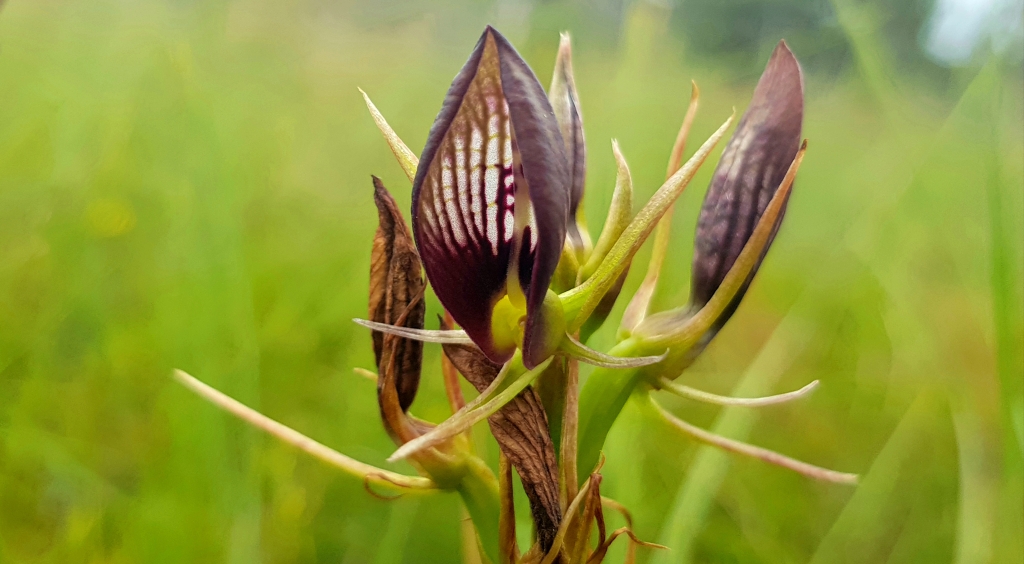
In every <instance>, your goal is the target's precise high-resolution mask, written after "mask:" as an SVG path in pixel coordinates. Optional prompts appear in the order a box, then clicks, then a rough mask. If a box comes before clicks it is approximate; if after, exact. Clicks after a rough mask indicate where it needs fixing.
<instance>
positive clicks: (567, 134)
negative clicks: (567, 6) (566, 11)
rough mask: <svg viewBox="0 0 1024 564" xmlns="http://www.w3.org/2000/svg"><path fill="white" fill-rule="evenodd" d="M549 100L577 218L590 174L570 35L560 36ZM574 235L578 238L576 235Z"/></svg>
mask: <svg viewBox="0 0 1024 564" xmlns="http://www.w3.org/2000/svg"><path fill="white" fill-rule="evenodd" d="M548 99H549V100H550V101H551V108H552V109H553V110H554V111H555V119H557V120H558V129H559V131H561V133H562V140H563V141H564V143H565V153H566V156H567V157H568V159H569V186H570V187H571V189H570V192H569V217H570V220H572V219H574V218H575V217H576V210H577V209H578V208H579V205H580V202H581V201H582V200H583V184H584V181H585V178H586V171H587V149H586V144H585V143H584V138H583V115H582V114H581V113H580V99H579V94H577V92H576V80H575V79H574V78H573V74H572V41H571V40H570V38H569V34H568V33H563V34H562V35H561V38H560V41H559V44H558V58H557V59H555V71H554V75H553V76H552V77H551V88H549V89H548ZM569 230H570V234H572V233H573V231H575V230H576V222H575V221H570V222H569ZM574 236H578V233H576V234H575V235H574Z"/></svg>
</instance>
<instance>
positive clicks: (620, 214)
mask: <svg viewBox="0 0 1024 564" xmlns="http://www.w3.org/2000/svg"><path fill="white" fill-rule="evenodd" d="M612 154H613V155H615V163H616V165H617V166H618V172H616V174H615V189H614V190H613V191H612V203H611V206H609V208H608V216H607V217H606V218H605V220H604V227H602V228H601V235H600V236H598V238H597V243H595V244H594V251H593V252H592V253H591V254H590V258H589V259H588V260H587V264H585V265H584V266H583V271H582V272H581V273H580V281H581V282H582V281H584V280H586V279H587V278H590V276H591V275H593V274H594V271H596V270H597V267H599V266H601V262H602V261H604V257H606V256H607V255H608V252H609V251H611V250H612V246H613V245H615V242H616V241H618V240H619V235H622V232H623V231H625V230H626V226H628V225H629V221H630V220H631V219H633V177H632V176H631V175H630V173H629V164H627V163H626V157H624V156H623V155H622V151H621V150H620V149H619V142H618V141H616V140H614V139H613V140H612Z"/></svg>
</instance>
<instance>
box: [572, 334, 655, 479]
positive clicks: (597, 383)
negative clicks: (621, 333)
mask: <svg viewBox="0 0 1024 564" xmlns="http://www.w3.org/2000/svg"><path fill="white" fill-rule="evenodd" d="M609 352H610V354H612V355H615V356H631V355H633V354H636V352H637V342H636V341H634V340H633V339H627V340H625V341H623V342H621V343H619V344H618V345H616V346H615V347H613V348H612V350H611V351H609ZM643 379H644V372H643V370H642V369H632V370H623V369H621V368H620V369H611V368H598V369H596V370H594V372H593V373H592V374H591V375H590V378H589V379H588V380H587V383H586V384H585V385H584V386H583V388H582V389H581V390H580V406H579V446H578V449H579V454H578V456H577V458H576V460H577V461H578V462H577V468H579V476H580V477H587V476H590V472H591V470H592V469H593V468H594V467H596V466H597V462H598V460H599V459H600V457H601V448H602V447H603V446H604V441H605V438H607V437H608V431H609V430H611V428H612V424H613V423H615V420H616V419H617V418H618V417H619V413H620V412H621V411H622V408H623V406H625V405H626V400H628V399H629V396H630V394H632V393H633V390H635V389H636V387H637V386H638V385H639V384H640V382H642V381H643Z"/></svg>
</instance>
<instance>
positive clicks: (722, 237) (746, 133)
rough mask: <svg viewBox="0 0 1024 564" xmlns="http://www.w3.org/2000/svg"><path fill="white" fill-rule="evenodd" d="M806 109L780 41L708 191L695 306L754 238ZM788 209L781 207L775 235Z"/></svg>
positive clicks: (796, 144)
mask: <svg viewBox="0 0 1024 564" xmlns="http://www.w3.org/2000/svg"><path fill="white" fill-rule="evenodd" d="M803 114H804V90H803V76H802V75H801V71H800V64H799V63H798V62H797V60H796V58H795V57H794V56H793V53H792V52H790V50H789V47H787V46H786V43H785V42H784V41H780V42H779V45H778V46H777V47H776V48H775V51H774V52H773V53H772V57H771V59H770V60H769V61H768V65H767V67H766V68H765V70H764V73H763V74H762V75H761V79H760V80H759V81H758V83H757V88H756V89H755V90H754V97H753V99H752V100H751V102H750V107H749V108H748V109H747V111H746V113H744V114H743V119H741V120H740V123H739V125H738V126H737V127H736V132H735V133H734V134H733V136H732V139H731V140H730V141H729V144H728V145H727V146H726V148H725V150H724V151H723V152H722V159H721V161H719V163H718V168H716V169H715V175H714V177H713V178H712V180H711V186H710V187H709V188H708V192H707V195H706V196H705V197H704V205H703V207H702V208H701V211H700V219H699V220H698V222H697V235H696V241H695V249H694V254H693V281H692V287H691V294H690V303H691V304H692V305H694V306H697V307H700V306H703V305H704V304H706V303H707V302H708V300H710V299H711V296H713V295H714V293H715V290H717V289H718V287H719V286H720V285H721V284H722V280H723V279H724V278H725V275H726V274H727V273H728V272H729V269H730V268H732V266H733V263H735V262H736V258H737V257H738V256H739V254H740V251H742V250H743V246H744V245H745V244H746V243H747V240H748V239H749V238H750V234H751V233H752V232H753V230H754V227H755V226H756V225H757V221H758V219H760V218H761V214H763V213H764V210H765V207H767V206H768V202H769V201H770V200H771V199H772V196H773V195H774V194H775V191H776V190H777V189H778V187H779V184H780V183H781V182H782V179H783V177H785V176H786V171H787V170H788V169H789V165H790V163H792V162H793V158H794V157H796V153H797V150H799V148H800V132H801V128H802V125H803ZM783 215H784V213H783V214H779V218H778V221H777V222H776V224H775V227H774V229H773V232H772V238H773V239H774V237H775V232H776V231H778V229H779V225H781V223H782V218H783ZM768 245H769V246H770V245H771V240H769V243H768ZM767 252H768V246H766V247H765V250H764V252H763V253H762V254H761V259H760V260H758V263H757V265H755V267H754V269H753V270H752V271H751V273H750V277H749V278H747V281H746V283H745V284H744V285H743V288H742V289H741V290H740V292H739V293H738V294H737V295H736V298H735V299H734V300H733V301H732V303H730V305H729V307H728V308H727V309H726V311H725V312H724V314H723V315H722V316H721V318H719V320H718V322H717V323H716V325H715V327H716V328H720V327H721V326H722V325H724V324H725V322H726V321H727V320H728V319H729V317H730V316H731V315H732V313H733V312H734V311H735V310H736V307H737V306H739V303H740V300H741V299H742V298H743V294H744V293H745V292H746V290H747V286H749V285H750V281H751V280H753V278H754V274H755V273H756V272H757V268H758V267H759V266H760V264H761V260H763V259H764V254H765V253H767Z"/></svg>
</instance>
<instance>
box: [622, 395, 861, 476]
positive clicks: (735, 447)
mask: <svg viewBox="0 0 1024 564" xmlns="http://www.w3.org/2000/svg"><path fill="white" fill-rule="evenodd" d="M642 396H643V398H642V401H643V402H644V403H645V404H647V406H649V407H651V408H653V410H654V411H655V412H657V413H659V414H660V415H661V417H663V418H664V420H665V422H667V423H668V424H669V425H671V426H673V427H675V428H676V429H678V430H679V431H682V432H683V433H685V434H687V435H689V436H690V437H692V438H693V439H695V440H698V441H700V442H702V443H704V444H707V445H710V446H713V447H717V448H720V449H722V450H724V451H726V452H732V453H736V454H741V455H743V456H749V457H750V458H754V459H757V460H760V461H762V462H767V463H768V464H774V465H775V466H780V467H782V468H786V469H788V470H792V471H793V472H796V473H797V474H801V475H803V476H806V477H808V478H811V479H813V480H820V481H822V482H832V483H835V484H847V485H851V486H854V485H857V482H858V481H859V480H860V477H859V476H858V475H857V474H851V473H848V472H838V471H836V470H829V469H828V468H822V467H820V466H815V465H813V464H808V463H806V462H804V461H802V460H797V459H795V458H790V457H788V456H786V455H784V454H779V453H777V452H775V451H772V450H768V449H766V448H761V447H758V446H754V445H750V444H747V443H744V442H740V441H737V440H735V439H730V438H728V437H723V436H721V435H716V434H715V433H712V432H711V431H706V430H704V429H701V428H700V427H697V426H696V425H693V424H691V423H687V422H686V421H683V420H682V419H679V418H678V417H676V416H675V415H672V414H671V413H670V412H669V411H668V410H666V409H665V408H664V407H661V405H659V404H658V402H656V401H654V399H653V398H651V397H650V394H642Z"/></svg>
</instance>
